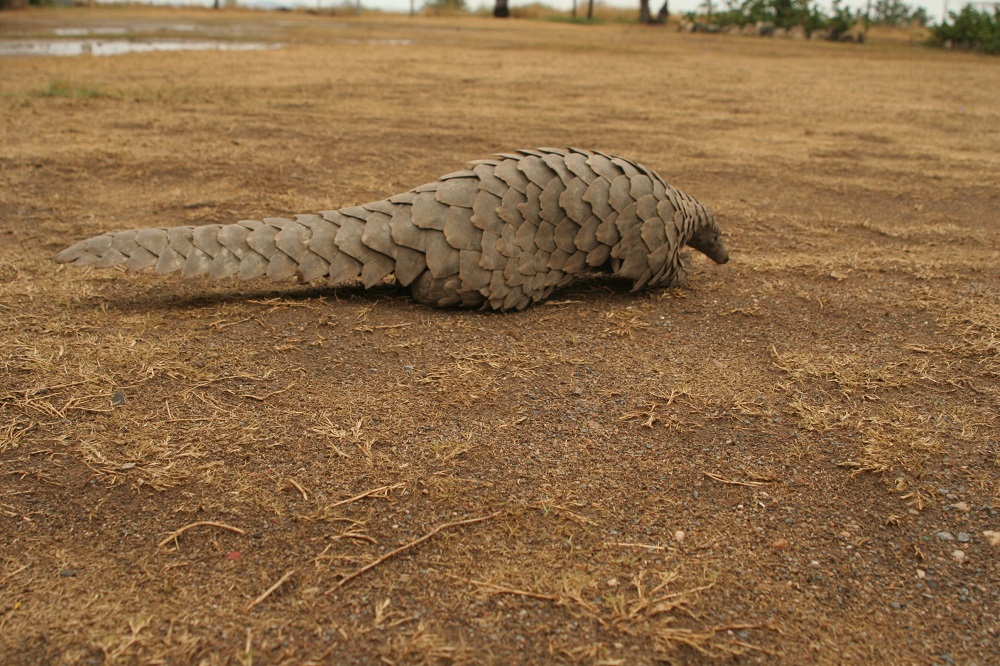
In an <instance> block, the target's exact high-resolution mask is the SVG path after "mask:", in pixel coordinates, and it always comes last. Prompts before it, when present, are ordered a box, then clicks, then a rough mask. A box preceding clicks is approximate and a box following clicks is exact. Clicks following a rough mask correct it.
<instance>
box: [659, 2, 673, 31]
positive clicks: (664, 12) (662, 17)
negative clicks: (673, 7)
mask: <svg viewBox="0 0 1000 666" xmlns="http://www.w3.org/2000/svg"><path fill="white" fill-rule="evenodd" d="M668 2H670V0H663V6H662V7H660V11H658V12H656V22H657V23H659V24H660V25H666V24H667V20H668V19H669V18H670V7H669V6H668V5H667V3H668Z"/></svg>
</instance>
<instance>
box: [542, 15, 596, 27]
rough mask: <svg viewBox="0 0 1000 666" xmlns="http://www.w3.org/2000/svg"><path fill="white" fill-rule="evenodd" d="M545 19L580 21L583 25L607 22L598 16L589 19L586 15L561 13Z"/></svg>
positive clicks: (561, 21) (568, 21)
mask: <svg viewBox="0 0 1000 666" xmlns="http://www.w3.org/2000/svg"><path fill="white" fill-rule="evenodd" d="M545 20H546V21H555V22H557V23H578V24H582V25H603V24H604V23H606V22H607V21H605V20H604V19H601V18H597V17H596V16H595V17H594V18H590V19H588V18H587V17H585V16H565V15H561V14H552V15H551V16H546V17H545Z"/></svg>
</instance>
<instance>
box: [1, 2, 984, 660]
mask: <svg viewBox="0 0 1000 666" xmlns="http://www.w3.org/2000/svg"><path fill="white" fill-rule="evenodd" d="M3 19H4V20H3V23H2V25H0V33H2V34H3V35H5V36H8V37H9V36H17V35H21V36H33V37H40V36H45V35H47V34H48V31H49V30H50V29H51V28H53V27H56V26H65V25H74V26H77V27H86V26H92V27H95V28H105V29H106V28H108V27H118V26H122V25H131V26H137V27H136V28H135V29H136V31H137V32H139V33H143V34H147V35H150V34H152V35H157V34H167V35H169V34H172V33H171V32H170V26H172V25H176V24H183V25H192V26H195V27H194V28H193V29H192V30H187V31H185V32H184V33H183V35H185V36H189V35H192V34H193V35H197V36H215V37H218V38H222V39H237V40H238V39H257V40H266V41H279V42H282V43H283V44H285V46H284V47H283V48H281V49H278V50H271V51H263V52H239V53H229V52H177V53H169V54H147V55H130V56H120V57H109V58H89V57H84V58H76V59H57V58H38V59H27V58H24V59H13V58H6V59H3V61H2V62H0V68H2V72H3V74H2V80H0V118H2V119H3V120H2V125H0V127H2V132H3V134H2V144H0V478H2V483H0V534H3V539H2V540H0V654H3V655H5V657H4V658H5V659H6V660H7V661H10V662H11V663H49V662H59V663H205V664H214V663H239V664H251V663H254V664H262V663H378V662H379V661H383V662H386V663H484V662H496V663H541V662H555V663H588V664H599V663H600V664H619V663H621V664H625V663H627V664H635V663H652V662H655V661H667V662H670V661H674V662H688V663H692V662H694V663H698V662H710V661H716V660H722V661H727V660H731V659H735V661H736V663H788V664H799V663H816V662H819V663H933V662H944V661H949V660H952V661H954V662H955V663H971V662H976V663H980V664H985V663H990V662H991V661H993V660H995V657H996V645H997V641H998V640H1000V637H998V635H997V634H998V631H1000V618H998V606H997V604H998V599H997V596H996V590H997V587H998V585H1000V567H998V564H997V563H998V561H1000V551H998V549H997V546H996V545H991V539H992V543H995V541H996V540H995V538H993V537H992V536H990V535H995V533H996V532H997V531H1000V517H998V515H997V510H998V504H1000V482H998V474H1000V446H998V443H997V432H998V427H1000V423H998V417H997V412H998V409H1000V388H998V387H1000V381H998V373H1000V287H998V285H1000V269H998V238H1000V236H998V227H997V210H998V209H1000V176H998V175H997V174H1000V157H998V156H1000V134H998V131H997V128H998V127H1000V106H998V104H997V87H996V82H997V79H996V63H995V62H994V61H992V60H989V59H986V58H978V57H975V56H971V55H963V54H951V53H944V52H937V51H931V50H926V49H923V48H917V47H912V46H906V45H902V44H898V43H890V42H886V43H878V42H875V43H871V44H868V45H865V46H864V47H858V46H847V45H835V44H825V43H794V42H784V41H771V40H755V39H740V38H726V37H719V36H704V35H681V34H678V33H674V32H672V31H668V30H663V29H656V28H651V29H645V28H640V27H638V26H627V25H605V26H576V25H565V24H552V23H542V22H538V23H535V22H519V21H509V22H498V21H493V20H486V19H476V18H465V19H429V18H425V17H418V18H415V19H405V18H401V17H390V16H386V17H379V16H365V17H361V18H344V17H336V18H325V17H317V16H308V15H305V14H288V15H280V16H278V15H272V14H260V13H241V12H218V13H210V12H197V11H187V10H185V11H176V10H133V9H127V10H126V9H121V10H110V9H108V10H100V11H96V12H93V13H88V12H85V11H82V10H73V11H64V10H60V11H28V12H19V13H9V14H5V15H4V16H3ZM567 144H569V145H580V146H586V147H594V148H598V149H602V150H607V151H611V152H618V153H622V154H626V155H629V156H631V157H634V158H636V159H638V160H641V161H642V162H644V163H646V164H648V165H650V166H652V167H654V168H656V169H658V170H659V171H660V172H661V173H662V174H663V175H664V176H665V177H666V179H667V180H668V181H669V182H671V183H672V184H674V185H676V186H677V187H679V188H681V189H683V190H685V191H687V192H689V193H690V194H692V195H694V196H697V197H698V198H699V199H701V200H703V201H704V202H706V203H707V204H709V205H710V206H711V207H712V208H713V209H714V210H715V211H716V212H717V213H718V216H719V218H720V220H721V221H722V223H723V225H724V227H725V229H726V232H727V234H728V238H729V244H730V250H731V251H730V254H731V255H732V261H731V262H730V263H729V264H728V265H726V266H724V267H716V266H714V265H712V264H710V263H709V262H707V261H706V260H704V259H703V258H702V257H696V256H693V257H691V260H690V266H691V279H690V285H689V286H688V287H687V288H685V289H678V290H672V291H666V292H655V293H650V294H629V293H627V289H623V288H622V285H619V284H615V283H609V282H602V281H591V282H584V283H582V284H580V285H578V286H576V287H574V288H572V289H570V290H567V291H564V292H561V293H559V294H557V295H556V296H555V297H554V299H553V300H552V302H550V303H548V304H545V305H541V306H538V307H535V308H533V309H531V310H529V311H526V312H523V313H519V314H513V315H494V314H481V313H477V312H464V311H435V310H429V309H426V308H423V307H420V306H417V305H414V304H413V303H412V302H411V301H409V300H408V299H407V298H406V297H405V295H404V294H401V293H400V292H398V291H396V290H395V289H394V288H393V287H392V286H391V285H385V286H382V287H379V288H376V289H375V290H373V291H372V292H364V291H363V290H361V289H360V288H359V287H354V286H347V287H341V288H338V289H336V290H331V289H327V288H326V287H324V286H322V285H295V284H280V285H274V284H269V283H265V282H252V283H243V284H241V283H223V284H212V283H209V282H205V281H192V282H182V281H180V280H179V279H164V278H157V277H155V276H152V275H146V274H140V275H126V274H124V273H121V272H116V271H108V272H100V271H95V270H89V269H88V270H78V269H71V268H57V267H56V266H55V265H54V264H53V263H52V261H51V257H52V256H53V255H54V254H55V253H56V252H57V251H58V250H59V249H61V248H63V247H65V246H66V245H68V244H70V243H71V242H73V241H75V240H78V239H80V238H82V237H85V236H88V235H91V234H94V233H98V232H100V231H102V230H107V229H116V228H127V227H134V226H155V225H169V224H178V223H185V224H186V223H192V222H229V221H233V220H237V219H240V218H244V217H256V218H259V217H261V216H268V215H272V214H287V213H296V212H307V211H312V210H322V209H328V208H332V207H338V206H343V205H350V204H355V203H359V202H364V201H369V200H372V199H375V198H379V197H382V196H385V195H388V194H392V193H395V192H398V191H402V190H405V189H407V188H409V187H412V186H414V185H417V184H419V183H422V182H425V181H427V180H429V179H432V178H434V177H436V176H438V175H440V174H443V173H447V172H449V171H452V170H454V169H455V168H457V167H458V166H459V165H461V164H462V163H463V162H464V161H465V160H468V159H474V158H477V157H481V156H485V155H488V154H490V153H491V152H494V151H498V150H504V149H512V148H518V147H531V146H536V145H567ZM942 532H948V533H950V534H951V535H952V536H953V537H955V538H954V539H952V540H947V539H943V538H942V537H940V536H939V533H942ZM956 551H961V555H959V554H956Z"/></svg>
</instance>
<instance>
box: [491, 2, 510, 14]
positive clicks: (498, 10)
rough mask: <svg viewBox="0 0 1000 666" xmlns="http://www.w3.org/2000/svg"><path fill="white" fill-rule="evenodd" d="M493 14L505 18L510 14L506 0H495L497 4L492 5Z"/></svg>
mask: <svg viewBox="0 0 1000 666" xmlns="http://www.w3.org/2000/svg"><path fill="white" fill-rule="evenodd" d="M493 16H495V17H496V18H507V17H509V16H510V9H509V8H508V7H507V0H497V4H496V5H494V6H493Z"/></svg>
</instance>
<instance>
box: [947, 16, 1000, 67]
mask: <svg viewBox="0 0 1000 666" xmlns="http://www.w3.org/2000/svg"><path fill="white" fill-rule="evenodd" d="M948 18H949V19H950V22H949V21H948V20H946V21H943V22H942V23H941V25H939V26H937V27H935V28H934V31H933V33H932V34H931V42H932V43H934V44H937V45H938V46H944V45H950V46H951V47H953V48H958V49H968V50H970V51H982V52H983V53H990V54H993V55H998V54H1000V6H997V7H994V8H993V13H992V14H991V13H990V12H988V11H986V10H979V9H976V8H975V7H973V6H972V5H966V6H965V7H962V11H960V12H958V13H955V12H949V13H948Z"/></svg>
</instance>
